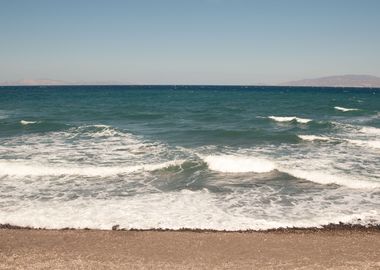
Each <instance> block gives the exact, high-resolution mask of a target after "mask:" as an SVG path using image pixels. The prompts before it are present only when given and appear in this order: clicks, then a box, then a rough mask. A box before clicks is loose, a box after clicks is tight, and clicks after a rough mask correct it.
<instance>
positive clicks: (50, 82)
mask: <svg viewBox="0 0 380 270" xmlns="http://www.w3.org/2000/svg"><path fill="white" fill-rule="evenodd" d="M128 84H130V83H123V82H118V81H94V82H69V81H59V80H49V79H38V80H19V81H12V82H0V85H2V86H46V85H128Z"/></svg>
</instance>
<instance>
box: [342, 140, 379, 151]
mask: <svg viewBox="0 0 380 270" xmlns="http://www.w3.org/2000/svg"><path fill="white" fill-rule="evenodd" d="M346 141H347V142H349V143H352V144H355V145H358V146H363V147H371V148H377V149H379V148H380V141H377V140H376V141H370V140H351V139H348V140H346Z"/></svg>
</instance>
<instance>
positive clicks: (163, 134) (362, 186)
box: [0, 86, 380, 230]
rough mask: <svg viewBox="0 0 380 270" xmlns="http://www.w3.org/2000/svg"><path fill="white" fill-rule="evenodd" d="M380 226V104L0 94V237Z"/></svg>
mask: <svg viewBox="0 0 380 270" xmlns="http://www.w3.org/2000/svg"><path fill="white" fill-rule="evenodd" d="M340 222H343V223H349V224H362V225H376V224H380V90H379V89H377V90H376V89H348V88H347V89H334V88H291V87H237V86H224V87H222V86H220V87H217V86H61V87H53V86H52V87H0V223H1V224H8V223H9V224H12V225H18V226H31V227H38V228H67V227H70V228H98V229H111V228H112V226H114V225H119V227H120V228H125V229H131V228H135V229H152V228H168V229H180V228H199V229H215V230H246V229H252V230H265V229H272V228H280V227H320V226H323V225H327V224H330V223H340Z"/></svg>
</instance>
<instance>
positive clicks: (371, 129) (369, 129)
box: [360, 127, 380, 135]
mask: <svg viewBox="0 0 380 270" xmlns="http://www.w3.org/2000/svg"><path fill="white" fill-rule="evenodd" d="M360 132H362V133H366V134H370V135H372V134H373V135H380V128H375V127H363V128H361V129H360Z"/></svg>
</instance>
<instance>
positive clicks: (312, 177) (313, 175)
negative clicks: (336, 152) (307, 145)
mask: <svg viewBox="0 0 380 270" xmlns="http://www.w3.org/2000/svg"><path fill="white" fill-rule="evenodd" d="M281 171H283V172H286V173H288V174H290V175H292V176H294V177H297V178H300V179H304V180H308V181H311V182H314V183H318V184H322V185H329V184H337V185H340V186H346V187H349V188H354V189H374V188H380V182H374V181H365V180H356V179H350V178H348V177H345V176H339V175H333V174H330V173H324V172H320V171H311V170H307V171H306V170H300V169H281Z"/></svg>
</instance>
